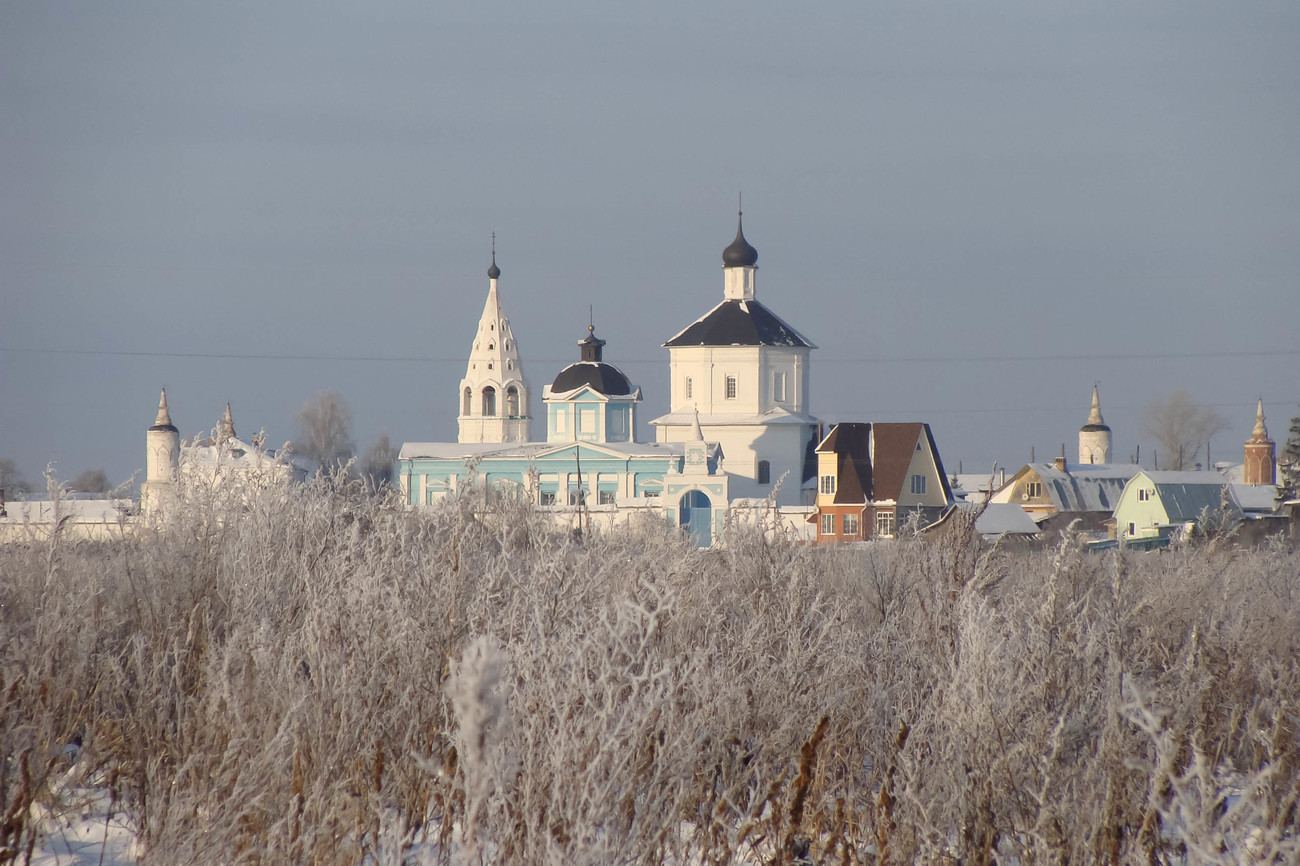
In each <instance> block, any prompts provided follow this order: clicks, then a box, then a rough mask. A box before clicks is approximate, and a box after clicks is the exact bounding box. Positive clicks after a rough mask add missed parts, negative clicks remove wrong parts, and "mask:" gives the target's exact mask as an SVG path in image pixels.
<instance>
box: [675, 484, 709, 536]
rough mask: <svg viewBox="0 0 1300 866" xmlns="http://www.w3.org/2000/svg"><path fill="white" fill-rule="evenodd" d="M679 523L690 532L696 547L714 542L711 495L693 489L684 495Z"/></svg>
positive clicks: (678, 516) (678, 518)
mask: <svg viewBox="0 0 1300 866" xmlns="http://www.w3.org/2000/svg"><path fill="white" fill-rule="evenodd" d="M677 523H678V525H680V526H681V527H682V528H684V529H685V530H686V531H687V532H688V533H690V536H691V541H693V542H694V543H695V546H696V547H708V546H709V545H710V544H712V543H713V506H711V505H709V497H707V496H705V495H704V491H702V490H692V491H691V492H690V493H687V494H686V495H685V496H683V497H682V504H681V507H680V508H679V509H678V514H677Z"/></svg>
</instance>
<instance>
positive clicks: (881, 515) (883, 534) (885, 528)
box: [876, 511, 894, 538]
mask: <svg viewBox="0 0 1300 866" xmlns="http://www.w3.org/2000/svg"><path fill="white" fill-rule="evenodd" d="M876 535H877V536H879V537H880V538H893V537H894V512H893V511H877V512H876Z"/></svg>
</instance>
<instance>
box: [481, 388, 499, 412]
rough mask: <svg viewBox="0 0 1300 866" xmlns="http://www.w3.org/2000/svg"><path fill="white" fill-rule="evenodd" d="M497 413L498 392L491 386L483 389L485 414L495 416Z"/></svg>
mask: <svg viewBox="0 0 1300 866" xmlns="http://www.w3.org/2000/svg"><path fill="white" fill-rule="evenodd" d="M496 413H497V392H496V389H495V388H493V387H492V386H491V385H489V386H488V387H486V388H484V389H483V414H484V415H495V414H496Z"/></svg>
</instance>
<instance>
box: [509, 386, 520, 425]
mask: <svg viewBox="0 0 1300 866" xmlns="http://www.w3.org/2000/svg"><path fill="white" fill-rule="evenodd" d="M506 414H507V415H509V416H510V417H511V418H518V417H519V389H518V388H516V387H515V386H514V385H511V386H510V387H509V388H507V389H506Z"/></svg>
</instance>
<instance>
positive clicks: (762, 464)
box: [758, 460, 772, 484]
mask: <svg viewBox="0 0 1300 866" xmlns="http://www.w3.org/2000/svg"><path fill="white" fill-rule="evenodd" d="M758 483H759V484H771V483H772V464H771V463H770V462H768V461H767V460H760V461H758Z"/></svg>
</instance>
